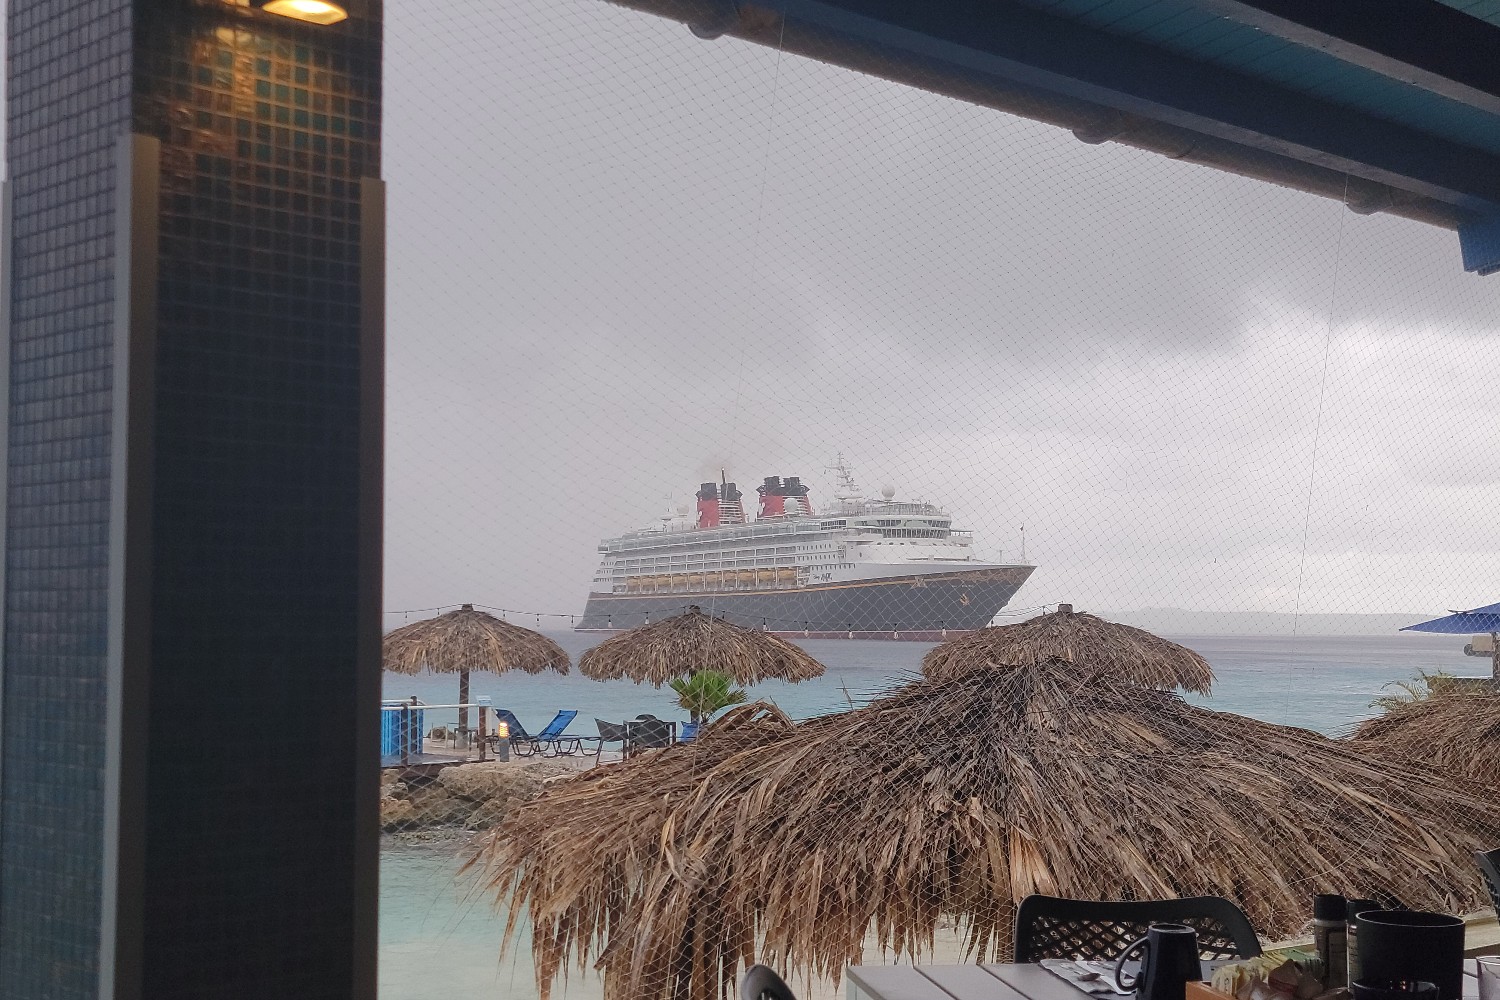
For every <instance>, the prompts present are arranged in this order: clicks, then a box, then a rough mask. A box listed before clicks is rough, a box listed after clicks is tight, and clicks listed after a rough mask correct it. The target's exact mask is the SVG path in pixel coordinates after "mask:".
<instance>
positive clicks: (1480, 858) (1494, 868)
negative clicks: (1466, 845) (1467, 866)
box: [1474, 847, 1500, 913]
mask: <svg viewBox="0 0 1500 1000" xmlns="http://www.w3.org/2000/svg"><path fill="white" fill-rule="evenodd" d="M1474 863H1475V864H1477V865H1479V874H1481V875H1483V876H1484V887H1485V888H1486V889H1488V890H1489V891H1490V904H1491V905H1493V906H1494V907H1495V912H1497V913H1500V847H1497V848H1496V849H1495V850H1493V851H1475V852H1474Z"/></svg>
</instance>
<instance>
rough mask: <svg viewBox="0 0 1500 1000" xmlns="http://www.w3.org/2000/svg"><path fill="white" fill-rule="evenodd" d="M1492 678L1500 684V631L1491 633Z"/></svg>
mask: <svg viewBox="0 0 1500 1000" xmlns="http://www.w3.org/2000/svg"><path fill="white" fill-rule="evenodd" d="M1490 680H1491V681H1493V682H1495V683H1496V684H1500V632H1491V633H1490Z"/></svg>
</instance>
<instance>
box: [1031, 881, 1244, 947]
mask: <svg viewBox="0 0 1500 1000" xmlns="http://www.w3.org/2000/svg"><path fill="white" fill-rule="evenodd" d="M1164 922H1165V923H1174V924H1187V925H1188V926H1189V927H1191V928H1193V930H1195V931H1197V932H1198V954H1199V957H1201V958H1205V959H1221V958H1255V957H1256V956H1257V955H1259V954H1260V939H1259V938H1257V937H1256V936H1255V929H1254V928H1253V927H1251V926H1250V919H1249V918H1248V917H1246V916H1245V911H1244V910H1241V909H1240V908H1239V907H1238V906H1235V905H1234V903H1233V902H1231V901H1230V900H1227V899H1222V898H1220V897H1218V896H1189V897H1187V898H1184V899H1141V900H1134V899H1132V900H1104V901H1094V900H1089V899H1060V898H1058V897H1056V896H1027V897H1026V898H1025V899H1023V900H1021V905H1020V907H1019V908H1018V909H1017V910H1016V939H1015V942H1016V961H1017V962H1040V961H1041V960H1042V959H1044V958H1064V959H1074V960H1077V959H1092V960H1106V959H1113V958H1116V957H1117V956H1118V955H1119V954H1120V953H1121V952H1122V951H1124V950H1125V948H1126V946H1127V945H1129V944H1130V943H1131V942H1132V941H1135V940H1136V939H1138V938H1142V937H1145V936H1146V928H1147V927H1149V926H1150V925H1151V924H1153V923H1164Z"/></svg>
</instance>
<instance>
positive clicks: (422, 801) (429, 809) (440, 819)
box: [407, 794, 474, 826]
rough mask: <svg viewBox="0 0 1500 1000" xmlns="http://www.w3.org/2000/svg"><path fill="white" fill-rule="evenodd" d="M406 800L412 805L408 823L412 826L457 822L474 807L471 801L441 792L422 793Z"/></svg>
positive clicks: (466, 815) (464, 817) (465, 816)
mask: <svg viewBox="0 0 1500 1000" xmlns="http://www.w3.org/2000/svg"><path fill="white" fill-rule="evenodd" d="M407 801H408V802H409V803H410V805H411V807H412V815H411V819H410V820H409V821H408V825H414V826H441V825H443V824H444V823H458V822H461V821H463V820H464V819H466V818H467V817H468V815H469V813H470V812H472V811H473V809H474V805H473V803H471V802H465V801H464V800H463V799H456V798H454V797H453V796H451V795H443V794H437V795H423V796H421V797H420V798H413V799H408V800H407Z"/></svg>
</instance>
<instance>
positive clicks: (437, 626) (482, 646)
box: [382, 604, 568, 729]
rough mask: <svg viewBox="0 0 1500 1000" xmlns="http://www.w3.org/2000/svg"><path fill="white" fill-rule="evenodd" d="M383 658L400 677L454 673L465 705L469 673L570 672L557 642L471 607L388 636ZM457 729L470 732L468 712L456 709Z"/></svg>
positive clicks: (427, 619)
mask: <svg viewBox="0 0 1500 1000" xmlns="http://www.w3.org/2000/svg"><path fill="white" fill-rule="evenodd" d="M382 660H383V661H384V664H385V669H387V670H390V671H394V672H395V673H398V674H418V673H421V672H422V671H424V670H426V671H429V672H431V673H438V674H458V703H459V704H460V705H467V704H468V703H469V674H470V673H472V672H474V671H485V672H487V673H492V674H501V673H504V672H505V671H507V670H524V671H525V672H526V673H528V674H539V673H542V672H543V671H545V670H555V671H557V672H558V673H560V674H565V673H567V672H568V654H567V653H565V652H563V648H562V647H561V646H559V645H558V644H557V643H555V642H553V641H552V640H551V639H549V638H547V637H546V636H545V635H542V634H541V633H540V632H533V631H532V630H531V629H529V628H521V627H520V626H519V625H512V624H511V623H510V622H507V621H503V620H501V619H499V618H496V617H495V616H494V615H492V614H488V613H486V612H484V611H475V610H474V605H472V604H465V605H463V606H462V607H461V608H459V609H458V610H457V611H449V612H448V613H447V614H443V615H438V616H437V617H436V618H424V619H422V620H421V621H419V622H412V623H411V624H410V625H403V626H401V627H400V628H398V629H393V630H392V631H390V632H387V633H386V634H385V639H384V641H383V643H382ZM458 725H459V728H461V729H468V728H469V710H468V709H466V708H461V709H459V711H458Z"/></svg>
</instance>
